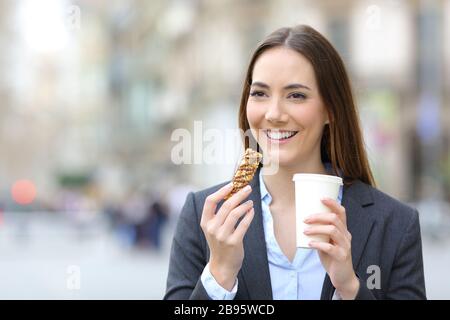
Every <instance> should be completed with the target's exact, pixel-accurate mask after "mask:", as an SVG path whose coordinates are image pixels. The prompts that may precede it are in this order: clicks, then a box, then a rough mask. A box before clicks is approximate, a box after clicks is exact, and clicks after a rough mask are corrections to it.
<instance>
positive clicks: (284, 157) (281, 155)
mask: <svg viewBox="0 0 450 320" xmlns="http://www.w3.org/2000/svg"><path fill="white" fill-rule="evenodd" d="M263 152H264V149H263ZM267 154H268V155H269V159H270V162H271V163H274V162H275V163H278V166H279V167H292V166H295V165H296V164H298V163H299V161H300V160H299V157H298V155H296V154H293V153H292V152H289V150H279V151H269V152H264V155H266V157H267Z"/></svg>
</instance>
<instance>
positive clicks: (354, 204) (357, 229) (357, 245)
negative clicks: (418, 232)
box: [321, 180, 374, 300]
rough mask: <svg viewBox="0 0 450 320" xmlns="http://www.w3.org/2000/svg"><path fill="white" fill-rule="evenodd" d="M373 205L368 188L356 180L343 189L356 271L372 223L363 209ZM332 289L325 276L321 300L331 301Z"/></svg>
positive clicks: (369, 216)
mask: <svg viewBox="0 0 450 320" xmlns="http://www.w3.org/2000/svg"><path fill="white" fill-rule="evenodd" d="M372 204H373V198H372V194H371V190H370V187H369V186H367V185H366V184H364V183H362V182H361V181H359V180H357V181H355V182H354V183H353V184H352V185H350V186H345V187H344V192H343V196H342V205H343V206H344V207H345V211H346V213H347V229H348V231H349V232H350V233H351V235H352V262H353V269H354V270H356V269H357V267H358V265H359V261H360V260H361V255H362V253H363V251H364V248H365V246H366V242H367V239H368V237H369V234H370V232H371V229H372V225H373V223H374V220H373V217H372V216H371V215H369V214H368V212H369V210H368V209H366V208H365V207H367V206H370V205H372ZM333 293H334V287H333V285H332V283H331V280H330V277H329V276H328V274H327V275H326V276H325V279H324V282H323V286H322V294H321V299H322V300H331V299H332V297H333Z"/></svg>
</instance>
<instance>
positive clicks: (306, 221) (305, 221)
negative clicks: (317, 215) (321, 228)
mask: <svg viewBox="0 0 450 320" xmlns="http://www.w3.org/2000/svg"><path fill="white" fill-rule="evenodd" d="M309 221H311V220H310V219H309V218H306V219H305V220H303V222H304V223H308V222H309Z"/></svg>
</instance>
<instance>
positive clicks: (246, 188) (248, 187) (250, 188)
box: [244, 185, 252, 192]
mask: <svg viewBox="0 0 450 320" xmlns="http://www.w3.org/2000/svg"><path fill="white" fill-rule="evenodd" d="M250 190H252V187H250V185H247V186H246V187H245V188H244V192H249V191H250Z"/></svg>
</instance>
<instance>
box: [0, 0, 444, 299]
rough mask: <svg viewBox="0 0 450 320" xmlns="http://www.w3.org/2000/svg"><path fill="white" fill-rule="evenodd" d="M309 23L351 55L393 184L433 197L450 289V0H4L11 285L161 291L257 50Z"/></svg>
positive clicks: (57, 292) (367, 123)
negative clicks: (210, 154)
mask: <svg viewBox="0 0 450 320" xmlns="http://www.w3.org/2000/svg"><path fill="white" fill-rule="evenodd" d="M300 23H301V24H309V25H311V26H312V27H314V28H315V29H317V30H318V31H320V32H322V33H323V34H324V35H325V36H326V37H327V38H328V39H329V40H330V41H331V42H332V43H333V45H334V46H335V47H336V48H337V50H338V51H339V53H340V54H341V56H342V58H343V59H344V62H345V63H346V66H347V68H348V71H349V73H350V76H351V79H352V83H353V88H354V91H355V96H356V100H357V104H358V107H359V113H360V117H361V120H362V127H363V130H364V137H365V142H366V146H367V150H368V154H369V159H370V162H371V166H372V169H373V172H374V174H375V179H376V182H377V185H378V188H379V189H380V190H382V191H384V192H386V193H388V194H390V195H392V196H393V197H396V198H398V199H400V200H401V201H403V202H406V203H408V204H409V205H411V206H413V207H416V208H417V209H418V210H419V213H420V220H421V227H422V238H423V253H424V264H425V276H426V286H427V294H428V297H429V298H430V299H450V279H449V277H448V276H447V270H449V269H450V0H372V1H367V0H315V1H309V0H247V1H245V0H214V1H206V0H168V1H167V0H166V1H163V0H151V1H147V0H79V1H68V0H67V1H65V0H39V1H35V0H0V48H1V49H2V50H1V51H0V71H1V72H0V101H1V106H0V299H161V298H162V296H163V295H164V290H165V281H166V276H167V268H168V262H169V250H170V245H171V238H172V235H173V230H174V227H175V224H176V220H177V217H178V214H179V213H180V210H181V207H182V205H183V203H184V201H185V198H186V195H187V193H188V192H190V191H197V190H200V189H203V188H206V187H209V186H211V185H214V184H217V183H220V182H223V181H225V180H227V179H229V178H230V177H231V175H232V173H233V170H234V168H235V166H236V163H237V161H238V159H239V156H240V154H239V152H237V151H236V146H240V140H239V138H238V136H233V135H232V134H231V132H232V130H233V129H236V128H237V117H238V107H239V100H240V94H241V89H242V81H243V79H244V75H245V74H244V73H245V71H246V68H247V63H248V62H249V58H250V55H251V53H252V51H253V50H254V48H255V47H256V46H257V44H258V42H259V41H261V40H262V39H263V38H264V37H265V36H266V35H267V34H269V33H270V32H272V31H273V30H275V29H277V28H279V27H283V26H293V25H296V24H300ZM214 130H215V131H214ZM227 130H231V131H227ZM176 132H178V133H180V132H181V133H182V134H184V135H186V134H188V135H189V134H190V135H191V136H190V138H189V139H187V140H184V141H181V140H180V136H179V135H178V134H175V133H176ZM217 136H222V138H223V137H225V140H224V141H222V140H220V139H219V140H220V141H219V140H216V141H213V139H212V137H217ZM180 142H185V143H186V144H187V145H189V147H191V148H192V150H193V152H192V153H191V152H188V153H183V159H184V160H185V161H183V163H180V162H179V161H175V160H176V159H177V156H179V154H177V152H175V150H178V149H177V148H178V147H179V144H180ZM214 143H216V144H219V145H220V148H219V149H221V150H222V153H221V156H220V157H219V160H220V161H206V160H205V159H204V158H203V157H202V154H203V151H204V150H205V149H208V147H211V145H212V144H214ZM198 151H199V152H198ZM199 153H200V155H199ZM216 158H217V157H216ZM216 160H217V159H216Z"/></svg>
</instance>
